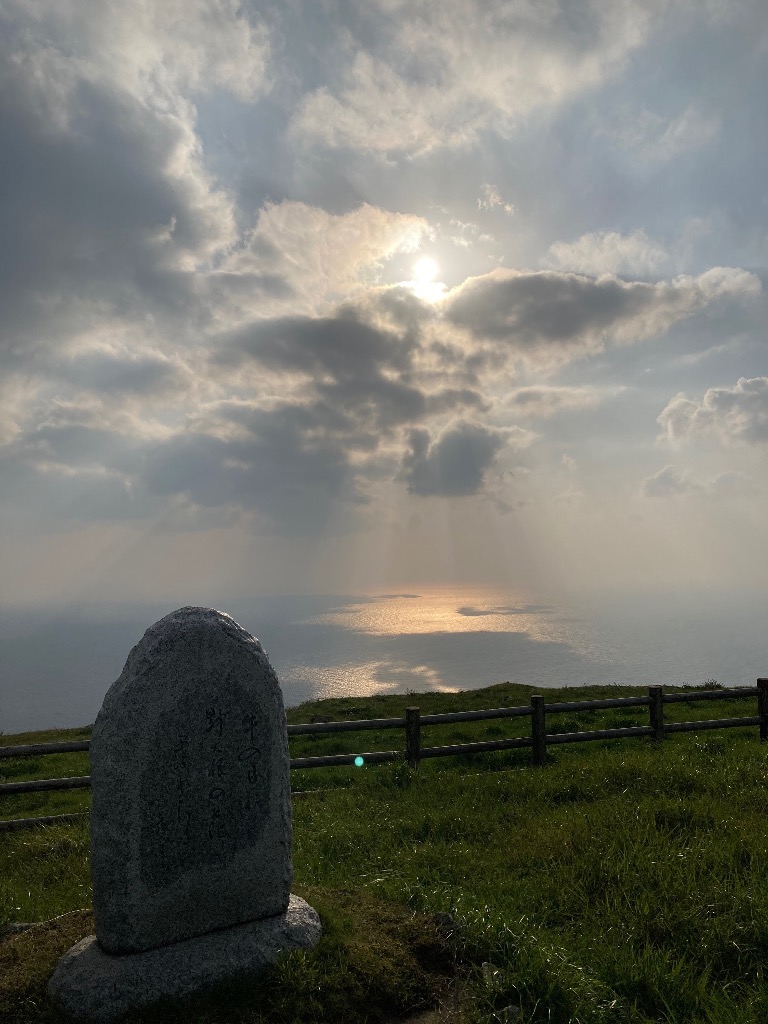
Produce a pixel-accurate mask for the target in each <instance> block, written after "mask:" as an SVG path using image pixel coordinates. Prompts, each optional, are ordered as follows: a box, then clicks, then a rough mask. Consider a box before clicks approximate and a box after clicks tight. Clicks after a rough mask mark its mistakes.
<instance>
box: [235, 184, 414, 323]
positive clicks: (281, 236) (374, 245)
mask: <svg viewBox="0 0 768 1024" xmlns="http://www.w3.org/2000/svg"><path fill="white" fill-rule="evenodd" d="M429 231H430V228H429V225H428V223H427V221H426V220H425V219H424V218H423V217H416V216H413V215H411V214H399V213H393V212H391V211H388V210H383V209H380V208H378V207H375V206H371V205H369V204H367V203H363V204H361V205H360V206H358V207H357V208H355V209H354V210H350V211H349V212H348V213H343V214H333V213H328V212H327V211H325V210H322V209H320V208H319V207H315V206H309V205H308V204H306V203H302V202H293V201H287V200H286V201H285V202H281V203H270V202H268V203H266V204H265V206H264V207H263V208H262V209H261V210H260V211H259V216H258V221H257V223H256V226H255V228H254V229H253V231H252V232H250V233H249V234H248V236H247V237H246V238H245V240H244V243H243V244H242V245H241V246H239V247H238V248H237V250H236V251H235V252H233V253H232V254H231V255H230V256H228V257H227V258H226V259H225V260H224V261H222V263H221V265H220V268H219V269H220V272H221V273H224V274H227V275H230V276H242V277H244V279H245V281H246V282H247V281H248V280H249V279H250V277H251V275H253V274H257V275H263V274H273V275H277V276H278V278H279V279H281V280H285V281H286V283H287V285H288V287H289V289H290V291H289V293H288V294H289V295H290V298H291V303H292V306H293V308H294V309H295V308H296V302H297V298H299V297H303V298H304V299H305V301H307V302H308V308H317V306H318V303H319V302H326V303H327V302H329V301H331V300H333V299H338V298H339V297H340V296H349V295H350V294H352V293H354V292H355V291H360V290H362V289H363V288H364V287H368V286H370V285H371V284H372V283H374V282H375V281H376V279H377V276H378V271H379V270H380V269H381V267H382V265H383V264H384V263H386V261H387V260H389V259H391V258H392V256H394V255H395V254H396V253H401V252H414V251H415V250H416V249H417V248H418V246H419V243H420V241H421V239H422V238H423V237H424V236H425V235H427V234H429Z"/></svg>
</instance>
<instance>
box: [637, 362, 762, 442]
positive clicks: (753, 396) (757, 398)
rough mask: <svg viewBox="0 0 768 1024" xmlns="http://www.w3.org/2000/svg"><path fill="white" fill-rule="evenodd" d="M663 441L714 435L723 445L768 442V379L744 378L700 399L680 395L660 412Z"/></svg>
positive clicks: (711, 391)
mask: <svg viewBox="0 0 768 1024" xmlns="http://www.w3.org/2000/svg"><path fill="white" fill-rule="evenodd" d="M657 422H658V424H659V426H660V427H661V428H662V430H661V434H660V435H659V436H660V438H661V439H664V440H667V441H670V442H676V441H682V440H686V439H688V438H695V437H701V436H705V435H710V434H714V435H715V436H716V437H718V438H719V440H720V441H721V442H723V443H726V444H727V443H730V442H733V441H737V442H738V441H741V442H745V443H747V444H762V443H765V442H766V441H768V377H752V378H749V379H748V378H746V377H741V378H740V379H739V380H738V381H737V383H736V384H735V386H734V387H732V388H728V387H722V388H709V389H708V390H707V391H706V392H705V393H704V395H703V396H702V398H701V399H700V400H698V401H697V400H695V399H690V398H687V397H686V395H685V394H684V393H682V392H680V393H679V394H677V395H676V396H675V397H674V398H673V399H671V401H670V402H668V404H667V405H666V407H665V408H664V409H663V410H662V412H661V413H660V415H659V417H658V419H657Z"/></svg>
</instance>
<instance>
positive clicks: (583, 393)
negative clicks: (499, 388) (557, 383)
mask: <svg viewBox="0 0 768 1024" xmlns="http://www.w3.org/2000/svg"><path fill="white" fill-rule="evenodd" d="M600 398H601V395H600V392H598V391H596V390H595V389H593V388H585V387H562V386H561V387H551V386H548V385H546V384H541V385H531V386H529V387H524V388H517V389H515V390H514V391H512V392H511V393H510V394H509V395H508V397H507V398H506V399H505V402H504V404H505V406H507V407H508V408H510V409H512V410H513V411H514V412H515V413H516V414H517V415H518V416H533V417H537V418H542V419H544V418H546V417H548V416H554V415H556V414H557V413H559V412H562V411H564V410H566V409H568V410H579V409H591V408H594V406H596V405H598V403H599V402H600Z"/></svg>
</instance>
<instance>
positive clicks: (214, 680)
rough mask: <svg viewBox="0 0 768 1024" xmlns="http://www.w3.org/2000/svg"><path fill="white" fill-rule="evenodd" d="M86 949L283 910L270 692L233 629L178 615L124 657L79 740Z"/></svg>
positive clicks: (205, 614)
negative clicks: (90, 913)
mask: <svg viewBox="0 0 768 1024" xmlns="http://www.w3.org/2000/svg"><path fill="white" fill-rule="evenodd" d="M90 759H91V776H92V788H93V806H92V811H91V873H92V877H93V909H94V916H95V919H96V937H97V938H98V940H99V943H100V945H101V946H102V948H103V949H104V950H105V951H106V952H108V953H116V954H117V953H136V952H141V951H143V950H147V949H153V948H156V947H158V946H164V945H167V944H168V943H171V942H179V941H181V940H183V939H187V938H191V937H192V936H194V935H203V934H205V933H206V932H210V931H213V930H214V929H216V928H225V927H228V926H231V925H235V924H240V923H241V922H244V921H252V920H255V919H258V918H264V917H269V916H271V915H274V914H280V913H282V912H283V911H284V910H285V909H286V908H287V906H288V897H289V895H290V888H291V880H292V867H291V801H290V782H289V761H288V740H287V734H286V728H285V714H284V710H283V701H282V696H281V693H280V687H279V684H278V681H277V677H276V676H275V673H274V671H273V670H272V667H271V665H270V663H269V661H268V659H267V656H266V654H265V653H264V650H263V648H262V646H261V644H260V643H259V641H258V640H256V639H255V638H254V637H252V636H251V635H250V633H248V632H246V630H244V629H243V628H242V627H241V626H239V625H238V624H237V623H236V622H235V621H234V619H232V618H230V616H228V615H224V614H223V613H221V612H217V611H214V610H213V609H211V608H181V609H179V610H178V611H176V612H173V613H172V614H171V615H167V616H166V617H165V618H164V619H161V620H160V621H159V622H156V623H155V625H154V626H151V627H150V628H149V629H148V630H147V632H146V633H145V634H144V637H143V639H142V640H141V641H140V643H139V644H137V646H136V647H134V648H133V650H132V651H131V653H130V654H129V656H128V660H127V661H126V664H125V668H124V669H123V672H122V675H121V676H120V678H119V679H118V680H117V681H116V682H115V683H113V685H112V686H111V687H110V689H109V691H108V692H107V695H106V697H105V698H104V703H103V705H102V708H101V711H100V712H99V715H98V717H97V719H96V724H95V726H94V729H93V737H92V739H91V751H90Z"/></svg>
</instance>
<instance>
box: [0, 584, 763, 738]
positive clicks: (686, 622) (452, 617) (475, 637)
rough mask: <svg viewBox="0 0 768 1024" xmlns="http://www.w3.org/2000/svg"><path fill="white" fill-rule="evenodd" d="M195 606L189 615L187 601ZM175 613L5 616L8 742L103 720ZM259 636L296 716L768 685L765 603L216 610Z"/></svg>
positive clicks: (456, 603)
mask: <svg viewBox="0 0 768 1024" xmlns="http://www.w3.org/2000/svg"><path fill="white" fill-rule="evenodd" d="M181 603H183V602H181ZM176 607H178V603H176V604H174V603H168V602H166V603H164V604H160V603H157V604H147V603H144V604H119V605H117V604H106V603H101V604H93V605H87V604H80V605H77V606H69V607H65V608H63V607H57V608H48V609H46V608H42V607H37V608H35V609H29V608H14V607H12V606H7V607H5V608H3V609H2V610H1V612H2V613H1V614H0V731H2V732H4V733H5V734H6V735H9V734H14V733H19V732H27V731H32V730H43V729H50V728H69V727H73V726H81V725H86V724H90V723H92V722H93V721H94V719H95V717H96V714H97V713H98V710H99V708H100V706H101V702H102V700H103V698H104V694H105V693H106V691H107V689H108V687H109V686H110V684H111V683H112V682H113V681H114V680H115V679H116V678H117V677H118V675H119V674H120V672H121V670H122V667H123V665H124V663H125V659H126V657H127V655H128V652H129V651H130V649H131V648H132V647H133V646H134V644H136V643H137V642H138V641H139V640H140V639H141V636H142V634H143V633H144V630H145V629H147V628H148V627H149V626H150V625H151V624H152V623H153V622H155V621H157V619H159V618H161V617H162V616H163V615H166V614H168V613H169V612H171V611H173V610H174V608H176ZM217 607H219V608H220V609H221V610H222V611H226V612H228V613H229V614H230V615H232V616H233V617H234V618H235V619H236V620H237V621H238V622H239V623H240V624H241V625H242V626H244V627H245V628H246V629H248V630H249V631H250V632H251V633H253V634H254V635H255V636H257V637H258V638H259V639H260V640H261V642H262V644H263V645H264V647H265V649H266V651H267V654H268V655H269V658H270V660H271V662H272V664H273V666H274V668H275V670H276V672H277V674H278V677H279V679H280V682H281V686H282V689H283V697H284V701H285V704H286V706H288V707H292V706H295V705H298V704H300V703H302V702H303V701H306V700H310V699H317V698H324V697H342V696H370V695H372V694H376V693H405V692H409V691H410V692H412V693H423V692H426V691H435V690H441V691H449V692H455V691H460V690H466V689H476V688H478V687H483V686H489V685H492V684H494V683H501V682H507V681H509V682H514V683H526V684H529V685H533V686H536V687H539V688H541V689H542V690H545V689H547V688H548V687H555V686H585V685H589V684H594V683H618V684H620V685H642V686H647V685H650V684H656V683H661V684H666V685H680V684H683V683H688V684H701V683H704V682H706V681H708V680H716V681H718V682H720V683H721V684H723V685H725V686H754V685H755V680H756V679H757V678H758V677H768V628H767V627H768V594H766V593H757V594H756V593H743V592H740V593H735V594H734V593H730V594H725V593H721V592H717V593H713V592H707V593H704V592H697V593H683V592H676V593H672V592H669V591H665V592H659V593H643V594H626V593H621V594H617V593H611V594H597V595H596V594H575V595H569V596H567V597H562V596H558V597H557V598H555V599H552V598H551V597H550V598H546V597H542V596H541V595H531V594H530V593H521V592H516V591H513V590H510V589H504V588H490V587H486V586H440V587H436V586H429V587H418V588H412V589H409V590H408V591H404V592H402V593H385V592H382V593H366V594H346V595H340V594H336V595H310V596H306V595H305V596H285V595H282V596H275V597H268V596H263V597H252V598H249V597H242V598H236V599H234V600H232V601H231V602H227V603H225V604H218V605H217Z"/></svg>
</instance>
